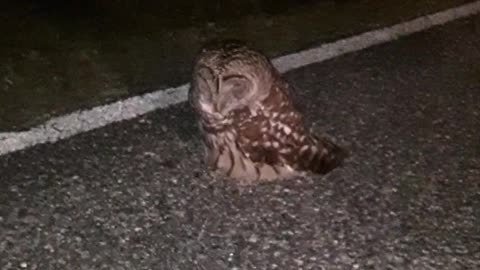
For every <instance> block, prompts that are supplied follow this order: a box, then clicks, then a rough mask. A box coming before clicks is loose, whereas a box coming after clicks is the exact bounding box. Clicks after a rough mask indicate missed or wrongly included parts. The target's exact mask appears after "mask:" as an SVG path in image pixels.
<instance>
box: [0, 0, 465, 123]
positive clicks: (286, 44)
mask: <svg viewBox="0 0 480 270" xmlns="http://www.w3.org/2000/svg"><path fill="white" fill-rule="evenodd" d="M465 2H467V1H463V0H438V1H432V0H415V1H413V0H407V1H404V0H385V1H374V0H330V1H328V0H324V1H313V0H302V1H294V0H275V1H274V0H244V1H233V0H222V1H220V0H212V1H211V0H200V1H190V0H176V1H145V0H144V1H141V0H140V1H126V0H112V1H110V0H108V1H107V0H98V1H94V0H82V1H81V0H71V1H61V0H19V1H1V3H0V32H1V33H2V37H1V39H0V132H10V131H18V130H23V129H26V128H29V127H32V126H34V125H37V124H40V123H42V122H43V121H45V120H47V119H49V118H51V117H53V116H58V115H61V114H65V113H69V112H72V111H74V110H77V109H87V108H91V107H92V106H96V105H101V104H105V103H108V102H112V101H115V100H118V99H121V98H125V97H129V96H132V95H137V94H140V93H145V92H149V91H153V90H158V89H163V88H165V87H168V86H177V85H179V84H183V83H185V82H186V81H188V80H189V70H190V66H191V61H192V58H193V55H194V53H195V52H196V50H197V49H198V47H199V46H200V45H201V44H202V43H203V42H205V41H206V40H208V39H211V38H216V37H230V38H232V37H233V38H239V39H243V40H246V41H249V42H252V43H253V44H255V45H256V46H257V47H258V48H259V49H262V50H263V51H265V53H267V54H268V55H269V56H271V57H274V56H278V55H283V54H286V53H289V52H293V51H297V50H300V49H304V48H308V47H311V46H314V45H318V44H320V43H323V42H327V41H332V40H336V39H338V38H341V37H346V36H350V35H352V34H355V33H360V32H363V31H367V30H371V29H374V28H378V27H382V26H387V25H391V24H394V23H398V22H401V21H405V20H408V19H411V18H414V17H417V16H420V15H424V14H427V13H432V12H436V11H440V10H443V9H446V8H449V7H453V6H456V5H459V4H462V3H465Z"/></svg>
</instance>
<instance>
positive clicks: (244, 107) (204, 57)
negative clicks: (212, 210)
mask: <svg viewBox="0 0 480 270" xmlns="http://www.w3.org/2000/svg"><path fill="white" fill-rule="evenodd" d="M289 89H290V86H289V85H288V83H287V82H286V81H285V80H284V79H283V78H281V76H280V73H279V72H278V71H277V70H276V69H275V68H274V67H273V65H272V64H271V62H270V61H269V60H268V58H267V57H265V56H264V55H263V54H261V53H260V52H258V51H256V50H253V49H251V48H249V47H248V46H246V45H245V44H243V43H241V42H238V41H229V40H227V41H216V42H212V43H210V44H207V45H206V46H204V47H203V48H202V49H201V51H200V53H199V54H198V57H197V59H196V61H195V65H194V71H193V80H192V86H191V90H190V92H189V101H190V103H191V105H192V107H193V109H194V111H195V113H196V115H197V116H198V119H199V126H200V130H201V133H202V136H203V142H204V144H205V148H206V157H207V163H208V165H209V166H210V167H212V168H213V169H214V170H219V171H221V172H224V173H226V174H227V175H228V176H229V177H232V178H237V179H240V180H243V181H247V182H253V181H255V180H272V179H275V178H284V177H289V176H294V175H300V174H302V173H303V172H307V171H311V172H314V173H320V174H324V173H327V172H329V171H331V170H332V169H334V168H335V167H337V166H338V165H340V163H341V162H342V160H343V159H344V158H345V156H346V155H345V151H343V150H342V149H341V148H340V147H338V146H337V145H335V144H333V143H332V142H330V141H328V140H325V139H322V140H320V139H317V138H316V137H314V136H312V135H310V134H309V133H308V131H307V130H306V129H305V127H304V123H303V120H302V116H301V114H300V113H299V112H298V111H297V110H296V109H295V107H294V105H293V104H292V101H291V98H290V96H289Z"/></svg>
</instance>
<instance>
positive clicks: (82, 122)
mask: <svg viewBox="0 0 480 270" xmlns="http://www.w3.org/2000/svg"><path fill="white" fill-rule="evenodd" d="M479 12H480V1H475V2H472V3H469V4H465V5H462V6H459V7H456V8H451V9H447V10H445V11H441V12H438V13H434V14H431V15H426V16H422V17H419V18H416V19H414V20H411V21H407V22H403V23H399V24H396V25H393V26H390V27H385V28H381V29H378V30H373V31H369V32H365V33H363V34H360V35H356V36H353V37H349V38H346V39H341V40H338V41H335V42H332V43H327V44H324V45H322V46H320V47H317V48H313V49H308V50H305V51H301V52H298V53H293V54H289V55H286V56H282V57H279V58H276V59H274V60H273V63H274V64H275V66H276V67H277V68H278V69H279V70H280V71H282V72H286V71H288V70H292V69H295V68H299V67H303V66H306V65H309V64H313V63H319V62H322V61H325V60H327V59H331V58H334V57H337V56H339V55H342V54H346V53H350V52H355V51H359V50H362V49H365V48H368V47H371V46H374V45H378V44H382V43H385V42H389V41H392V40H395V39H397V38H399V37H402V36H407V35H410V34H413V33H416V32H420V31H424V30H426V29H429V28H431V27H434V26H436V25H442V24H445V23H447V22H450V21H454V20H456V19H460V18H465V17H468V16H471V15H474V14H477V13H479ZM188 88H189V85H188V84H184V85H181V86H179V87H175V88H168V89H162V90H158V91H155V92H153V93H148V94H145V95H142V96H135V97H131V98H128V99H125V100H121V101H118V102H115V103H111V104H107V105H103V106H98V107H94V108H92V109H89V110H84V111H77V112H74V113H71V114H68V115H64V116H60V117H55V118H52V119H50V120H49V121H47V122H45V123H44V124H42V125H39V126H37V127H34V128H32V129H30V130H28V131H22V132H6V133H0V155H4V154H7V153H10V152H14V151H18V150H21V149H25V148H27V147H31V146H34V145H37V144H41V143H47V142H50V143H53V142H56V141H59V140H62V139H65V138H68V137H71V136H73V135H76V134H79V133H83V132H86V131H90V130H93V129H96V128H100V127H103V126H106V125H108V124H111V123H114V122H119V121H123V120H127V119H132V118H135V117H137V116H140V115H143V114H146V113H148V112H151V111H154V110H157V109H162V108H167V107H169V106H171V105H175V104H178V103H182V102H185V101H186V100H187V92H188Z"/></svg>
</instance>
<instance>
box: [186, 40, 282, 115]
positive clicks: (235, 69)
mask: <svg viewBox="0 0 480 270" xmlns="http://www.w3.org/2000/svg"><path fill="white" fill-rule="evenodd" d="M273 72H275V70H274V68H273V66H272V64H271V63H270V61H269V60H268V59H267V58H266V57H265V56H263V55H262V54H261V53H259V52H257V51H254V50H252V49H250V48H249V47H247V46H246V45H245V44H244V43H242V42H239V41H235V40H225V41H213V42H210V43H207V44H206V45H205V46H204V47H203V48H202V49H201V50H200V52H199V54H198V56H197V59H196V61H195V64H194V70H193V81H192V89H191V91H190V95H191V96H190V98H191V101H192V102H193V103H194V106H195V107H196V108H198V109H200V110H201V111H202V112H203V113H207V114H211V115H216V116H218V117H226V116H227V115H228V114H230V113H231V112H234V111H237V110H243V109H245V108H248V107H250V106H253V105H254V104H256V103H258V102H260V101H262V100H263V99H265V98H266V97H267V96H268V94H269V91H270V88H271V85H272V76H273Z"/></svg>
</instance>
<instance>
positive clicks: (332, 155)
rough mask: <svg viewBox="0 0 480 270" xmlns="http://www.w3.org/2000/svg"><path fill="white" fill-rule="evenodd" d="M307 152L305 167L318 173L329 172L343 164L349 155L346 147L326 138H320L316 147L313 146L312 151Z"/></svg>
mask: <svg viewBox="0 0 480 270" xmlns="http://www.w3.org/2000/svg"><path fill="white" fill-rule="evenodd" d="M305 154H307V156H305V158H306V161H307V162H305V165H306V168H305V169H306V170H308V171H311V172H313V173H318V174H327V173H329V172H330V171H332V170H333V169H335V168H337V167H339V166H340V165H342V163H343V161H344V160H345V159H346V158H347V157H348V156H349V153H348V151H347V150H346V149H344V148H342V147H340V146H338V145H337V144H335V143H333V142H332V141H330V140H328V139H325V138H322V139H319V140H318V142H317V145H316V147H312V148H311V151H310V153H305Z"/></svg>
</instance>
